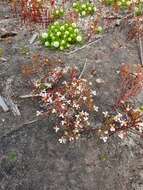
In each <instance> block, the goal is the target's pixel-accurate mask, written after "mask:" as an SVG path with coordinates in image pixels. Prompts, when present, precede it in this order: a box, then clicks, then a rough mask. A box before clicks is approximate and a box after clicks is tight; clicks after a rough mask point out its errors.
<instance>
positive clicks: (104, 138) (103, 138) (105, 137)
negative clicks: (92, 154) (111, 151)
mask: <svg viewBox="0 0 143 190" xmlns="http://www.w3.org/2000/svg"><path fill="white" fill-rule="evenodd" d="M100 139H102V140H103V141H104V142H107V140H108V137H107V136H103V137H100Z"/></svg>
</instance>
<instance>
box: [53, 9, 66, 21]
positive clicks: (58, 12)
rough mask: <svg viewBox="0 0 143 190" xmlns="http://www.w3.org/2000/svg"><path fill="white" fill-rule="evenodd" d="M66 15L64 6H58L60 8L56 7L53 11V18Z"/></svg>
mask: <svg viewBox="0 0 143 190" xmlns="http://www.w3.org/2000/svg"><path fill="white" fill-rule="evenodd" d="M63 16H64V9H63V8H58V9H55V10H54V11H53V12H52V17H53V19H59V18H61V17H63Z"/></svg>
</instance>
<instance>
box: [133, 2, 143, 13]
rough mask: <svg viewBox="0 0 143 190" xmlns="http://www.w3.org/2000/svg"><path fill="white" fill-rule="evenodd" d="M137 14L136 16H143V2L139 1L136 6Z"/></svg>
mask: <svg viewBox="0 0 143 190" xmlns="http://www.w3.org/2000/svg"><path fill="white" fill-rule="evenodd" d="M135 14H136V16H141V15H143V0H139V1H138V3H137V4H135Z"/></svg>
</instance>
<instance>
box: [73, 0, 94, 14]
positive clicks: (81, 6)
mask: <svg viewBox="0 0 143 190" xmlns="http://www.w3.org/2000/svg"><path fill="white" fill-rule="evenodd" d="M73 9H74V11H75V12H77V13H78V14H79V15H80V16H87V15H92V14H94V13H95V12H96V7H95V5H93V4H92V3H90V2H87V3H81V2H75V3H73Z"/></svg>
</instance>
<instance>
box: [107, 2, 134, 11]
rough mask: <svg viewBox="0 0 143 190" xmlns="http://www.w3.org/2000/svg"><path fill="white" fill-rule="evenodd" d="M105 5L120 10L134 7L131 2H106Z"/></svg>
mask: <svg viewBox="0 0 143 190" xmlns="http://www.w3.org/2000/svg"><path fill="white" fill-rule="evenodd" d="M103 2H104V3H105V5H108V6H112V7H114V8H119V9H128V8H130V6H131V5H132V1H131V0H104V1H103Z"/></svg>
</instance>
